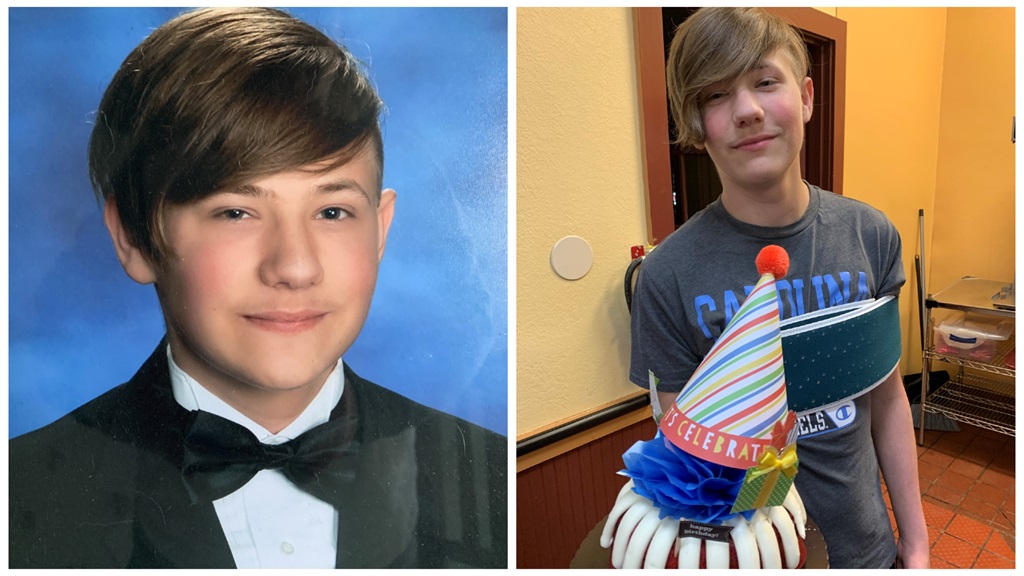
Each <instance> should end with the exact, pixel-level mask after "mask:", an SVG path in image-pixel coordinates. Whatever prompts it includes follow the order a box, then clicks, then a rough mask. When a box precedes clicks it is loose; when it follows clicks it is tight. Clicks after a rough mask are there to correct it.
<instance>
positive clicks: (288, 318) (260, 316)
mask: <svg viewBox="0 0 1024 576" xmlns="http://www.w3.org/2000/svg"><path fill="white" fill-rule="evenodd" d="M325 316H327V312H317V311H303V312H260V313H257V314H245V315H243V318H245V319H246V320H247V321H248V322H250V323H251V324H253V325H254V326H256V327H257V328H261V329H263V330H267V331H270V332H280V333H282V334H295V333H298V332H304V331H306V330H309V329H311V328H313V327H314V326H316V325H317V324H319V323H320V321H321V320H323V319H324V317H325Z"/></svg>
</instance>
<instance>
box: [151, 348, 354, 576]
mask: <svg viewBox="0 0 1024 576" xmlns="http://www.w3.org/2000/svg"><path fill="white" fill-rule="evenodd" d="M167 361H168V363H169V364H170V367H171V388H172V390H173V392H174V399H175V400H177V402H178V404H180V405H181V406H182V407H183V408H185V409H186V410H203V411H205V412H209V413H211V414H216V415H218V416H221V417H223V418H227V419H228V420H231V421H232V422H235V423H237V424H240V425H242V426H245V427H246V428H248V429H249V430H250V431H251V432H252V433H253V434H254V435H256V437H257V438H258V439H259V441H260V442H262V443H264V444H283V443H284V442H287V441H289V440H292V439H294V438H295V437H297V436H298V435H300V434H302V433H303V432H305V431H306V430H309V429H310V428H313V427H315V426H318V425H320V424H323V423H324V422H327V420H328V418H329V417H330V413H331V410H333V409H334V407H335V405H337V403H338V400H340V399H341V394H342V392H343V391H344V388H345V377H344V373H343V370H342V362H341V359H339V360H338V364H337V366H335V368H334V371H332V372H331V374H330V375H329V376H328V377H327V381H326V382H325V383H324V386H323V388H322V389H321V390H320V392H319V393H318V394H317V395H316V397H315V398H313V401H312V402H310V404H309V406H307V407H306V409H305V410H304V411H303V412H302V414H300V415H299V417H298V418H296V419H295V421H294V422H292V423H291V424H289V425H288V426H287V427H286V428H285V429H284V430H282V431H281V432H280V433H278V434H272V433H271V432H270V431H269V430H267V429H266V428H264V427H262V426H260V425H259V424H257V423H256V422H253V421H252V420H251V419H249V418H248V417H247V416H245V415H244V414H242V413H241V412H239V411H238V410H235V409H234V408H232V407H231V406H229V405H228V404H227V403H226V402H224V401H223V400H221V399H220V398H218V397H217V396H214V395H213V394H212V393H211V392H210V391H209V390H207V389H206V388H203V386H202V384H200V383H199V382H197V381H196V380H195V379H194V378H192V377H191V376H189V375H188V374H186V373H185V372H184V371H183V370H182V369H181V368H179V367H178V365H177V364H175V362H174V358H173V357H172V356H171V347H170V346H168V347H167ZM213 507H214V509H215V510H216V511H217V517H218V518H219V519H220V525H221V528H222V529H223V530H224V536H225V537H227V541H228V545H229V546H230V547H231V555H232V556H234V559H235V564H236V565H237V566H238V567H239V568H334V564H335V555H336V549H337V543H338V513H337V511H336V510H335V509H334V507H333V506H331V505H330V504H328V503H326V502H323V501H322V500H318V499H316V498H314V497H313V496H310V495H309V494H307V493H305V492H303V491H302V490H299V489H298V488H296V487H295V485H294V484H292V483H291V482H290V481H288V479H287V478H285V477H284V474H282V473H281V472H279V471H277V470H262V471H260V472H259V473H257V474H256V476H254V477H253V479H252V480H250V481H249V482H248V483H247V484H246V485H245V486H242V487H241V488H239V489H238V490H236V491H234V492H232V493H231V494H228V495H227V496H225V497H223V498H221V499H219V500H215V501H214V502H213Z"/></svg>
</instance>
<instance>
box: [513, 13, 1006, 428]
mask: <svg viewBox="0 0 1024 576" xmlns="http://www.w3.org/2000/svg"><path fill="white" fill-rule="evenodd" d="M823 11H826V12H828V13H830V14H834V15H835V16H837V17H838V18H840V19H842V20H844V21H846V22H847V39H848V51H847V82H846V83H847V96H846V140H845V147H846V154H845V168H844V191H845V193H846V194H847V195H848V196H850V197H853V198H857V199H859V200H863V201H865V202H867V203H869V204H871V205H873V206H875V207H877V208H879V209H881V210H883V211H884V212H885V213H886V214H887V215H888V216H889V218H890V219H891V220H892V221H893V223H894V224H895V225H896V227H897V228H898V229H899V231H900V234H901V236H902V237H903V249H904V265H905V269H906V271H907V276H908V283H907V285H906V287H905V288H904V292H903V297H902V298H901V304H900V306H901V317H902V326H903V339H904V359H903V362H902V365H901V368H902V369H903V371H904V372H905V373H908V372H918V371H920V369H921V368H920V365H921V361H920V344H919V338H920V335H919V328H918V316H917V314H916V307H917V303H916V302H917V301H916V292H915V290H916V288H917V285H916V283H915V282H914V280H913V276H914V268H913V265H914V254H915V253H917V252H918V249H919V246H918V240H917V238H918V218H917V213H918V209H919V208H923V209H924V210H925V215H926V229H927V232H928V236H927V238H926V241H925V242H926V245H925V252H926V258H927V264H928V273H929V280H928V282H929V284H928V289H929V290H930V291H936V290H937V289H938V288H940V287H941V285H944V284H946V283H948V282H949V281H952V280H953V279H955V278H958V277H960V276H962V275H964V274H974V275H977V276H983V277H998V278H1010V277H1012V274H1013V248H1012V241H1013V216H1012V214H1013V209H1012V208H1013V190H1014V188H1013V186H1014V180H1013V178H1014V172H1013V160H1012V159H1013V156H1012V154H1013V146H1012V145H1010V144H1009V127H1010V118H1011V117H1012V115H1013V113H1014V112H1013V74H1014V62H1013V42H1014V38H1013V21H1014V18H1013V12H1012V9H945V8H917V9H879V8H833V9H823ZM517 33H518V38H517V59H518V61H517V67H518V70H517V87H516V89H517V167H516V172H517V186H518V196H517V207H516V208H517V233H516V238H517V240H516V241H517V244H518V245H517V255H516V267H517V282H516V289H517V298H516V306H517V319H516V321H517V326H516V330H517V339H516V342H517V343H516V347H517V351H516V363H517V376H516V382H517V432H518V434H524V433H528V432H530V431H532V430H535V429H538V428H542V427H544V426H546V425H548V424H550V423H552V422H555V421H557V420H561V419H565V418H568V417H571V416H572V415H574V414H577V413H580V412H583V411H586V410H589V409H592V408H594V407H596V406H599V405H601V404H605V403H607V402H611V401H614V400H616V399H618V398H621V397H623V396H625V395H627V394H630V393H632V392H635V391H636V390H637V388H636V387H635V386H633V385H632V384H630V383H629V382H628V377H627V374H628V359H629V319H628V314H627V311H626V308H625V303H624V299H623V295H622V281H623V276H624V272H625V269H626V266H627V264H628V262H629V246H631V245H633V244H639V243H641V242H642V239H644V238H646V230H645V228H644V227H645V224H644V220H645V218H644V206H643V187H642V186H643V177H642V169H641V159H640V152H639V149H640V144H639V139H638V134H639V129H638V116H637V100H636V84H635V67H634V64H633V59H634V51H633V35H632V21H631V16H630V11H629V10H628V9H610V8H609V9H532V8H521V9H519V10H518V12H517ZM1001 206H1005V207H1006V208H1005V209H1003V208H1000V207H1001ZM964 231H969V232H968V236H969V237H970V238H971V240H970V242H971V243H970V244H969V245H967V246H965V245H963V244H962V242H963V239H962V238H960V237H953V236H952V235H953V234H958V233H962V232H964ZM566 235H579V236H582V237H583V238H585V239H586V240H588V241H589V242H590V243H591V245H592V246H593V248H594V267H593V269H592V270H591V271H590V273H589V274H588V275H587V276H585V277H584V278H582V279H581V280H577V281H574V282H569V281H565V280H561V279H559V278H558V277H557V276H556V275H555V274H554V273H553V272H552V271H551V268H550V265H549V264H548V256H549V254H550V250H551V247H552V245H553V244H554V242H556V241H557V240H558V239H559V238H562V237H563V236H566ZM932 238H934V243H933V244H930V243H931V242H932ZM975 243H976V244H975ZM979 245H981V247H980V248H979ZM987 246H996V248H988V247H987Z"/></svg>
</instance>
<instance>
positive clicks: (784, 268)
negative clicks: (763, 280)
mask: <svg viewBox="0 0 1024 576" xmlns="http://www.w3.org/2000/svg"><path fill="white" fill-rule="evenodd" d="M754 262H755V263H756V264H757V273H758V274H761V275H762V276H763V275H765V274H771V275H772V276H774V277H775V279H776V280H778V279H779V278H784V277H785V276H786V273H787V272H789V254H787V253H786V250H785V249H784V248H783V247H782V246H776V245H775V244H770V245H768V246H765V247H764V248H762V249H761V251H760V252H758V253H757V259H756V260H754Z"/></svg>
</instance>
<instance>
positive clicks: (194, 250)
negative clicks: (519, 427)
mask: <svg viewBox="0 0 1024 576" xmlns="http://www.w3.org/2000/svg"><path fill="white" fill-rule="evenodd" d="M382 107H383V105H382V103H381V101H380V99H379V98H378V96H377V94H376V93H375V91H374V90H373V88H372V86H371V85H370V83H369V81H368V79H367V78H366V77H365V75H364V74H363V72H362V71H361V69H360V68H359V66H358V65H357V63H356V62H355V60H354V59H353V58H352V56H351V55H350V54H349V53H348V52H347V51H346V50H345V49H344V48H343V47H341V46H339V45H337V44H336V43H335V42H333V41H332V40H330V39H329V38H327V37H326V36H324V35H323V34H322V33H321V32H319V31H317V30H316V29H315V28H313V27H311V26H309V25H307V24H305V23H303V22H301V21H299V20H297V19H295V18H293V17H291V16H289V15H288V14H286V13H284V12H281V11H278V10H273V9H266V8H256V9H208V10H197V11H192V12H187V13H185V14H183V15H181V16H179V17H177V18H175V19H173V20H171V21H169V22H168V23H166V24H164V25H163V26H161V27H159V28H157V29H156V30H155V31H154V32H153V33H152V34H151V35H150V36H149V37H148V38H146V40H145V41H143V42H142V43H141V44H140V45H139V46H138V47H137V48H136V49H135V50H134V51H133V52H132V53H131V54H130V55H129V56H128V57H127V59H126V60H125V61H124V63H123V64H122V65H121V67H120V68H119V70H118V71H117V73H116V74H115V76H114V78H113V80H112V81H111V83H110V85H109V87H108V88H107V91H106V93H105V94H104V97H103V99H102V102H101V103H100V106H99V110H98V112H97V115H96V126H95V128H94V130H93V134H92V138H91V141H90V145H89V170H90V176H91V179H92V181H93V185H94V187H95V189H96V191H97V195H98V196H99V197H100V198H101V200H102V201H103V203H104V209H103V217H104V221H105V223H106V226H107V229H108V231H109V232H110V236H111V239H112V240H113V244H114V248H115V252H116V254H117V257H118V259H119V260H120V262H121V264H122V266H123V267H124V270H125V272H126V273H127V274H128V275H129V276H130V277H131V278H132V279H133V280H135V281H137V282H139V283H142V284H153V285H154V286H155V288H156V292H157V296H158V298H159V300H160V305H161V309H162V311H163V315H164V319H165V322H166V326H167V333H166V337H165V339H164V340H163V341H162V342H160V344H159V345H158V346H157V348H156V350H155V351H154V352H153V354H152V355H151V356H150V358H149V359H148V360H147V361H146V362H145V363H144V364H143V365H142V367H141V368H140V369H139V370H138V372H137V373H136V374H135V376H134V377H133V378H132V379H131V380H130V381H129V382H127V383H125V384H122V385H121V386H118V387H117V388H115V389H113V390H111V391H110V392H107V393H106V394H104V395H102V396H100V397H99V398H97V399H95V400H93V401H91V402H89V403H87V404H86V405H84V406H82V407H81V408H79V409H77V410H75V411H73V412H72V413H70V414H68V415H67V416H65V417H63V418H61V419H59V420H58V421H56V422H54V423H53V424H50V425H48V426H46V427H44V428H41V429H39V430H37V431H34V432H31V433H29V434H26V435H24V436H21V437H18V438H16V439H14V440H12V441H11V442H10V493H9V501H10V565H11V567H93V568H110V567H209V568H214V567H239V568H246V567H323V568H331V567H445V566H484V567H504V566H505V565H506V561H507V552H506V530H507V528H506V526H507V524H506V514H507V512H506V510H507V505H506V480H505V468H506V456H505V455H506V450H507V447H506V443H505V439H504V438H503V437H501V436H500V435H497V434H494V433H492V432H489V431H487V430H485V429H483V428H481V427H478V426H475V425H473V424H470V423H468V422H466V421H464V420H461V419H458V418H455V417H453V416H450V415H446V414H443V413H440V412H438V411H435V410H433V409H430V408H427V407H425V406H422V405H419V404H417V403H415V402H412V401H411V400H408V399H406V398H404V397H402V396H399V395H397V394H395V393H392V392H390V391H388V390H386V389H383V388H381V387H379V386H377V385H375V384H373V383H371V382H368V381H366V380H364V379H362V378H360V377H359V376H357V375H356V374H355V373H354V372H353V371H352V369H351V368H350V367H349V366H347V365H346V364H344V363H343V362H342V361H341V357H342V354H343V353H344V352H345V351H346V350H347V349H348V348H349V346H350V345H351V344H352V342H353V341H354V340H355V339H356V337H357V335H358V334H359V331H360V329H361V328H362V325H363V323H364V321H365V319H366V315H367V312H368V310H369V306H370V301H371V298H372V295H373V290H374V286H375V283H376V276H377V268H378V264H379V261H380V259H381V258H382V257H383V254H384V248H385V242H386V239H387V233H388V228H389V226H390V224H391V220H392V215H393V211H394V203H395V192H394V191H393V190H382V186H381V181H382V177H383V144H382V136H381V131H380V126H379V123H378V117H379V115H380V113H381V110H382Z"/></svg>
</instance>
